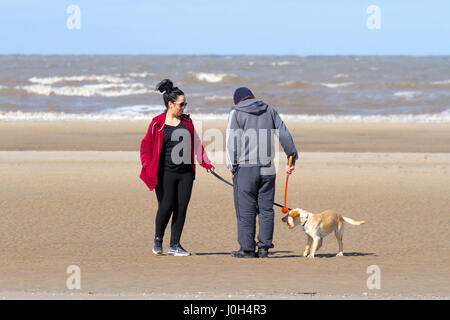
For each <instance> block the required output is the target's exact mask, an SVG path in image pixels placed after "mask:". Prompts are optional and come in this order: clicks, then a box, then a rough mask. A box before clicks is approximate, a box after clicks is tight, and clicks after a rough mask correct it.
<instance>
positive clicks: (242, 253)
mask: <svg viewBox="0 0 450 320" xmlns="http://www.w3.org/2000/svg"><path fill="white" fill-rule="evenodd" d="M231 256H232V257H234V258H256V254H255V252H254V251H244V250H239V251H233V252H232V253H231Z"/></svg>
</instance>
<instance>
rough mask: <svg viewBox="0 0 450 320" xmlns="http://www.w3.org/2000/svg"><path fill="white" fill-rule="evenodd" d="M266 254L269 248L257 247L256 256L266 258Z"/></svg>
mask: <svg viewBox="0 0 450 320" xmlns="http://www.w3.org/2000/svg"><path fill="white" fill-rule="evenodd" d="M268 255H269V249H268V248H265V247H260V248H259V249H258V257H260V258H267V256H268Z"/></svg>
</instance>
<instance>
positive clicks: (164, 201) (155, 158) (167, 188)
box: [140, 79, 214, 256]
mask: <svg viewBox="0 0 450 320" xmlns="http://www.w3.org/2000/svg"><path fill="white" fill-rule="evenodd" d="M156 89H157V90H158V91H159V92H162V93H163V98H164V104H165V105H166V111H165V112H164V113H162V114H160V115H159V116H156V117H155V118H153V119H152V122H151V123H150V126H149V128H148V131H147V134H146V136H145V137H144V139H143V140H142V143H141V162H142V171H141V175H140V178H141V179H142V180H143V181H144V182H145V184H146V185H147V186H148V187H149V189H150V190H153V189H155V191H156V198H157V199H158V211H157V213H156V219H155V241H154V245H153V250H152V251H153V253H154V254H156V255H161V254H162V241H163V237H164V231H165V229H166V226H167V224H168V223H169V219H170V217H171V216H172V226H171V236H170V246H169V249H168V251H167V254H169V255H173V256H189V255H190V253H189V252H188V251H186V250H185V249H184V248H183V247H182V246H181V244H180V238H181V233H182V231H183V226H184V221H185V218H186V211H187V207H188V204H189V200H190V198H191V191H192V186H193V182H194V179H195V161H194V153H195V155H196V156H197V160H198V162H199V163H200V165H201V166H202V167H204V168H205V169H206V171H207V172H209V171H210V170H211V169H212V168H214V167H213V166H212V165H211V164H210V161H209V160H208V157H207V156H206V153H205V151H204V149H203V146H202V144H201V142H200V139H199V137H198V136H197V134H196V132H195V130H194V125H193V123H192V120H191V119H190V117H189V115H188V114H184V113H183V111H184V109H185V107H186V105H187V102H186V99H185V97H184V93H183V91H181V90H180V89H179V88H178V87H174V86H173V83H172V81H170V80H169V79H165V80H163V81H161V82H160V83H159V84H158V85H157V87H156Z"/></svg>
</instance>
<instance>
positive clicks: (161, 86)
mask: <svg viewBox="0 0 450 320" xmlns="http://www.w3.org/2000/svg"><path fill="white" fill-rule="evenodd" d="M156 90H157V91H159V92H162V93H163V98H164V104H165V105H166V108H168V107H169V101H171V102H173V103H175V101H177V99H178V96H183V95H184V92H183V91H181V90H180V89H179V88H178V87H174V86H173V82H172V81H171V80H169V79H164V80H163V81H161V82H160V83H158V84H157V85H156Z"/></svg>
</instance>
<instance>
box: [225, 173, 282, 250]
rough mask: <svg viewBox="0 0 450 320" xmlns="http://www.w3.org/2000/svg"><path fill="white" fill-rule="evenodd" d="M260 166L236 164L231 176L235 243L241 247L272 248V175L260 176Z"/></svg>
mask: <svg viewBox="0 0 450 320" xmlns="http://www.w3.org/2000/svg"><path fill="white" fill-rule="evenodd" d="M260 170H261V168H260V167H239V168H238V169H237V171H236V173H235V174H234V175H233V189H234V190H233V191H234V207H235V209H236V218H237V228H238V242H239V244H240V246H241V249H242V250H245V251H255V246H256V245H257V246H258V247H267V248H273V244H272V239H273V219H274V211H273V201H274V196H275V177H276V176H275V175H261V172H260ZM256 215H258V218H259V221H258V222H259V233H258V243H257V244H255V234H256Z"/></svg>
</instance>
